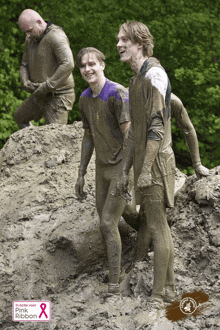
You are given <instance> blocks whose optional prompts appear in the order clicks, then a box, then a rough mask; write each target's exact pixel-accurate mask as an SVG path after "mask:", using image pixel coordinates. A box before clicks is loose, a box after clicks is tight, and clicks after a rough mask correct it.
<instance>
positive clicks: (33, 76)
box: [15, 9, 75, 128]
mask: <svg viewBox="0 0 220 330" xmlns="http://www.w3.org/2000/svg"><path fill="white" fill-rule="evenodd" d="M18 24H19V27H20V29H21V31H22V32H24V33H25V34H26V40H25V46H24V53H23V57H22V62H21V66H20V80H21V85H22V88H23V89H24V90H26V91H27V92H29V93H31V96H29V97H28V98H27V99H26V100H24V102H23V103H22V104H21V105H20V106H19V107H18V108H17V110H16V112H15V120H16V122H17V124H18V126H19V128H24V127H27V126H30V125H31V122H30V121H31V120H35V122H37V121H39V120H40V119H41V118H44V119H45V124H51V123H58V124H67V122H68V112H69V111H70V110H71V109H72V107H73V103H74V101H75V93H74V79H73V75H72V71H73V68H74V60H73V54H72V51H71V49H70V44H69V40H68V38H67V36H66V34H65V32H64V31H63V29H62V28H61V27H59V26H57V25H55V24H53V23H52V22H50V21H44V20H43V18H42V17H41V16H40V15H39V14H38V13H37V12H36V11H34V10H32V9H25V10H24V11H23V12H22V13H21V15H20V16H19V19H18Z"/></svg>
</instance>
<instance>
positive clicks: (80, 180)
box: [75, 176, 85, 199]
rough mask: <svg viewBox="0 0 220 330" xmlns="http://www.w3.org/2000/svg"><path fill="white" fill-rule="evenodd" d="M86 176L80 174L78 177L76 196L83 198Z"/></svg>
mask: <svg viewBox="0 0 220 330" xmlns="http://www.w3.org/2000/svg"><path fill="white" fill-rule="evenodd" d="M84 182H85V181H84V177H83V176H80V177H78V179H77V181H76V184H75V191H76V196H77V197H78V198H79V199H82V197H83V187H84Z"/></svg>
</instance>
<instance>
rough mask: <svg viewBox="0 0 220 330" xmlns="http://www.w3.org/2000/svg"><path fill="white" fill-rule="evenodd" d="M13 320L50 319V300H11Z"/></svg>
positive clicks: (42, 320) (43, 320)
mask: <svg viewBox="0 0 220 330" xmlns="http://www.w3.org/2000/svg"><path fill="white" fill-rule="evenodd" d="M12 315H13V321H15V322H25V321H29V322H30V321H40V322H45V321H46V322H47V321H50V320H51V303H50V301H34V300H30V301H27V300H25V301H13V304H12Z"/></svg>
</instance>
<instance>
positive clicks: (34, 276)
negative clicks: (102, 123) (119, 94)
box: [0, 122, 220, 330]
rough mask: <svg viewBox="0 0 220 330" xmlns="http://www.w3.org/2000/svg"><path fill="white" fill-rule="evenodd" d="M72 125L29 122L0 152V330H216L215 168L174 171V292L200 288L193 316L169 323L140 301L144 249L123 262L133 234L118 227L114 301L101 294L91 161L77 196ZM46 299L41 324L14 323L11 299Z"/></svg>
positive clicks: (219, 278)
mask: <svg viewBox="0 0 220 330" xmlns="http://www.w3.org/2000/svg"><path fill="white" fill-rule="evenodd" d="M82 133H83V132H82V127H81V123H78V122H75V123H73V125H68V126H62V125H49V126H41V127H30V128H26V129H23V130H20V131H18V132H16V133H14V134H13V135H12V136H11V137H10V138H9V140H8V141H7V143H6V144H5V146H4V148H3V149H2V150H1V153H0V165H1V172H0V203H1V208H0V215H1V227H0V231H1V234H0V288H1V289H0V329H2V330H27V329H28V330H35V329H45V330H46V329H47V330H77V329H80V330H90V329H98V330H110V329H111V330H116V329H123V330H144V329H149V330H155V329H163V330H166V329H169V330H171V329H174V330H177V329H181V330H185V329H197V330H200V329H211V330H217V329H219V328H220V311H219V306H220V271H219V269H220V250H219V246H220V229H219V223H220V209H219V205H220V204H219V199H220V167H216V168H215V169H212V170H211V175H210V176H209V177H208V178H203V179H198V178H197V177H196V176H195V175H192V176H190V177H187V178H185V176H184V175H181V174H180V173H179V172H178V171H177V186H178V189H179V188H180V187H181V186H182V184H183V182H185V184H184V185H183V186H182V188H181V189H180V190H178V192H177V195H176V204H175V208H173V209H169V210H168V222H169V224H170V227H171V232H172V236H173V239H174V246H175V276H176V284H177V290H178V292H179V294H180V297H181V296H182V295H183V294H184V293H187V292H190V293H192V292H196V291H197V292H204V293H205V294H206V295H207V296H208V302H206V303H205V304H204V306H203V307H206V308H204V310H203V311H202V312H201V313H200V315H196V316H195V315H193V314H192V315H186V317H184V318H183V319H181V320H177V321H173V322H172V321H171V320H169V319H168V317H167V306H168V305H166V306H165V307H166V308H165V309H162V310H157V309H155V308H152V306H151V305H149V304H148V297H149V295H150V293H151V288H152V280H153V251H152V252H150V253H149V256H148V257H147V258H146V260H145V261H143V262H139V263H137V264H135V265H133V264H132V260H133V258H132V257H133V252H134V246H135V239H136V232H135V231H134V230H132V229H131V228H130V227H129V226H127V225H126V224H125V222H124V221H123V220H121V223H120V232H121V237H122V243H123V256H122V260H123V262H122V268H123V272H124V276H123V278H122V283H121V290H122V297H121V299H117V300H116V301H111V299H109V300H107V301H106V300H105V299H104V293H105V292H106V291H107V282H108V271H107V262H106V249H105V245H104V242H103V240H102V236H101V233H100V229H99V219H98V216H97V213H96V210H95V204H94V201H95V190H94V177H95V166H94V157H93V158H92V160H91V163H90V165H89V168H88V172H87V174H86V185H85V191H86V194H85V198H84V199H83V200H82V201H79V200H78V199H77V198H76V196H75V191H74V185H75V182H76V178H77V172H78V165H79V160H80V145H81V139H82ZM16 300H20V301H22V300H35V301H36V300H49V301H50V302H51V306H52V317H51V321H49V322H30V321H28V322H14V321H13V320H12V302H13V301H16Z"/></svg>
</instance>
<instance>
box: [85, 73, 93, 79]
mask: <svg viewBox="0 0 220 330" xmlns="http://www.w3.org/2000/svg"><path fill="white" fill-rule="evenodd" d="M93 75H94V73H86V74H85V77H86V78H91V77H92V76H93Z"/></svg>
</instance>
